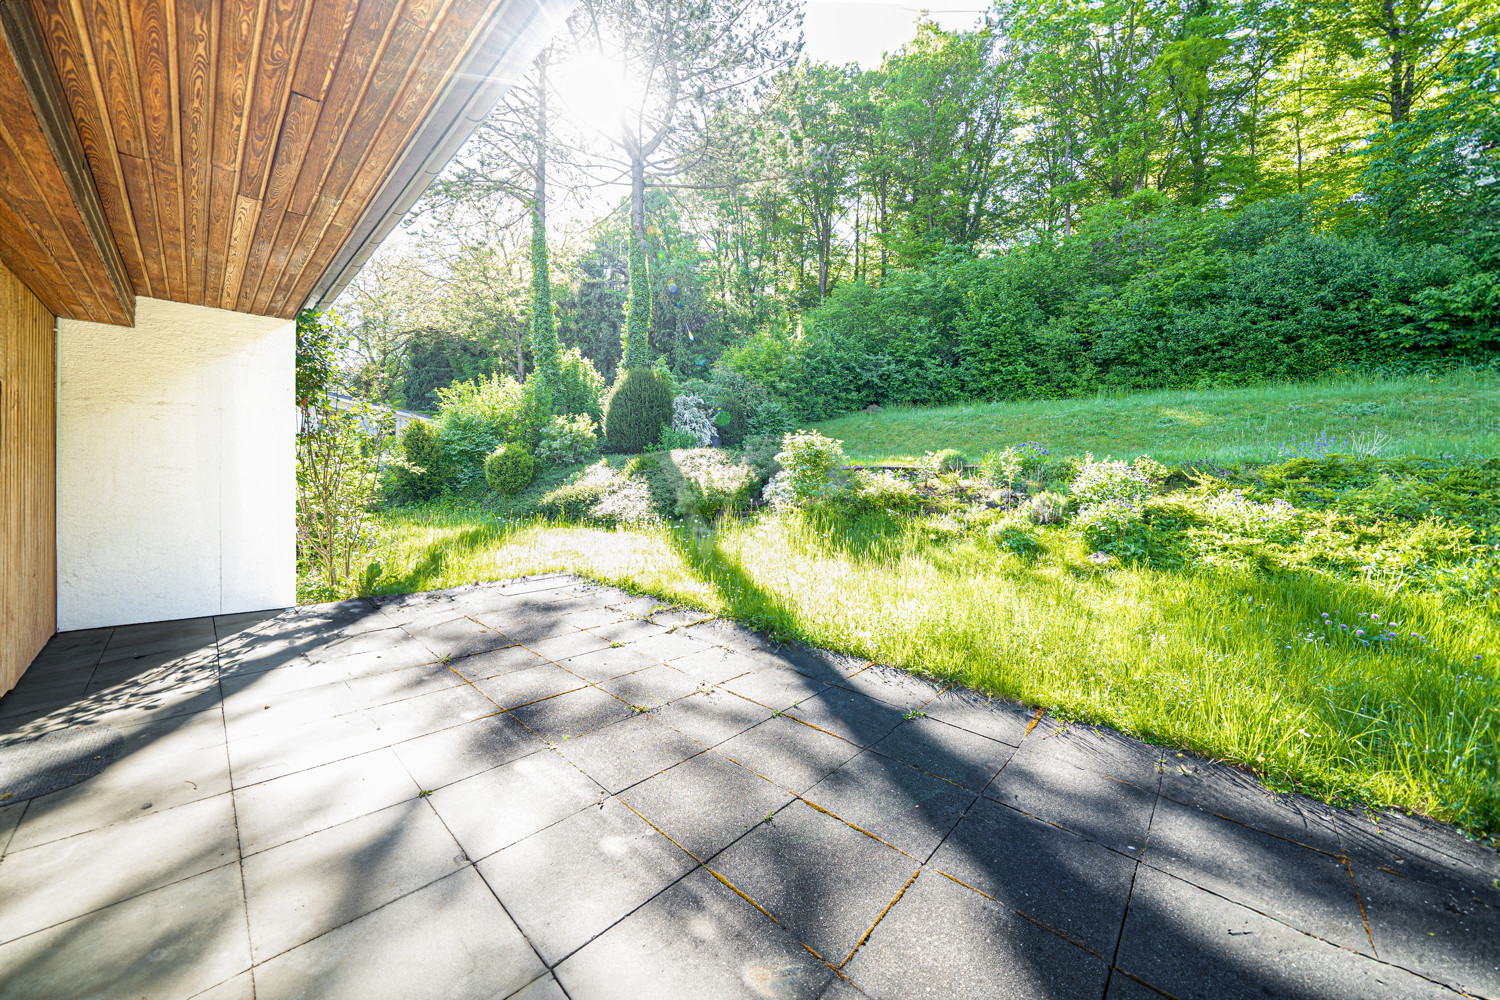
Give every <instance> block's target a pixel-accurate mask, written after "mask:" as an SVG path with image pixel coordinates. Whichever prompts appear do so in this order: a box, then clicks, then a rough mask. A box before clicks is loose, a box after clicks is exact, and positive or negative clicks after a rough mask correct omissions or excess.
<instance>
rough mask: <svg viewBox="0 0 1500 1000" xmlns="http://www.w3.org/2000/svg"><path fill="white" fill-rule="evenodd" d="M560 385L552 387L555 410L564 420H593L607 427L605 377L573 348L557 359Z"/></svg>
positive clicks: (553, 407)
mask: <svg viewBox="0 0 1500 1000" xmlns="http://www.w3.org/2000/svg"><path fill="white" fill-rule="evenodd" d="M557 365H558V368H557V385H555V386H553V387H552V410H553V412H555V413H557V414H559V415H561V416H578V415H584V416H589V417H592V418H593V420H594V423H595V424H596V425H602V424H603V423H604V376H603V375H600V374H599V371H598V369H596V368H595V367H594V363H593V362H592V361H590V360H589V359H588V358H586V357H584V356H583V354H582V353H580V352H579V350H578V348H576V347H572V348H569V349H568V350H566V351H563V352H562V354H560V355H558V359H557Z"/></svg>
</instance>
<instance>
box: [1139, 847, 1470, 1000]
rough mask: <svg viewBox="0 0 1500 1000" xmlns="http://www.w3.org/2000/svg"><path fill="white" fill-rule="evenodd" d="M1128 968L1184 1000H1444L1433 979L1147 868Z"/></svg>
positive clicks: (1141, 876) (1141, 883)
mask: <svg viewBox="0 0 1500 1000" xmlns="http://www.w3.org/2000/svg"><path fill="white" fill-rule="evenodd" d="M1116 961H1117V962H1118V964H1119V967H1120V969H1122V970H1123V971H1125V972H1128V973H1130V974H1132V975H1134V976H1137V977H1139V978H1140V979H1142V980H1144V981H1145V982H1147V983H1150V984H1151V985H1152V986H1154V987H1156V988H1157V989H1158V990H1161V991H1162V992H1164V993H1166V994H1168V995H1170V996H1174V997H1177V998H1179V1000H1241V998H1244V1000H1250V998H1255V1000H1261V998H1264V997H1295V998H1298V1000H1303V998H1306V1000H1315V998H1316V1000H1324V998H1326V1000H1346V998H1349V997H1359V998H1360V1000H1398V998H1399V1000H1429V998H1430V1000H1436V998H1438V997H1444V998H1450V1000H1451V998H1452V996H1453V994H1452V993H1451V992H1450V991H1448V990H1446V989H1444V988H1443V987H1441V986H1437V985H1435V984H1432V983H1429V982H1427V981H1426V980H1424V979H1420V978H1418V977H1417V976H1414V975H1412V974H1411V973H1409V972H1405V971H1403V970H1401V969H1398V968H1395V967H1394V966H1391V965H1386V964H1384V963H1381V962H1376V961H1374V960H1372V959H1369V958H1366V957H1365V956H1363V955H1358V954H1355V953H1354V952H1351V951H1346V950H1345V949H1343V948H1339V947H1337V946H1336V945H1332V944H1329V943H1328V942H1326V941H1320V940H1318V939H1317V938H1314V937H1311V936H1309V935H1306V934H1303V933H1301V932H1300V931H1297V930H1294V929H1292V928H1290V927H1288V926H1286V925H1285V924H1283V923H1280V922H1278V921H1276V920H1273V919H1271V918H1270V917H1266V916H1262V915H1261V914H1259V913H1256V912H1255V911H1254V910H1251V909H1248V908H1246V907H1243V906H1240V905H1238V904H1236V903H1232V902H1230V901H1229V900H1226V899H1223V898H1221V897H1219V896H1216V895H1214V894H1213V893H1210V892H1207V891H1205V890H1203V889H1199V888H1196V887H1194V886H1192V885H1189V884H1188V883H1186V882H1183V881H1181V880H1180V879H1175V878H1173V877H1172V876H1170V875H1167V874H1165V873H1162V872H1158V871H1155V870H1154V869H1151V868H1148V867H1145V866H1142V867H1141V869H1140V872H1139V873H1138V874H1137V876H1136V880H1135V889H1134V891H1133V892H1132V894H1131V899H1130V912H1129V913H1128V914H1127V915H1126V918H1125V928H1124V930H1123V932H1122V933H1121V939H1120V953H1119V956H1118V958H1117V959H1116Z"/></svg>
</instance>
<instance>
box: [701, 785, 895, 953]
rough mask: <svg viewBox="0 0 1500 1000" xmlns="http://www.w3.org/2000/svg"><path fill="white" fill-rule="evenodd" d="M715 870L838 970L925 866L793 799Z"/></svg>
mask: <svg viewBox="0 0 1500 1000" xmlns="http://www.w3.org/2000/svg"><path fill="white" fill-rule="evenodd" d="M708 867H709V868H711V869H712V870H713V871H715V872H717V873H718V874H720V875H722V876H724V878H726V879H728V880H729V881H730V883H732V884H733V885H734V887H735V888H737V889H739V890H740V891H741V892H743V893H745V894H746V895H747V896H749V897H750V898H751V899H753V900H755V901H756V902H757V903H759V904H760V905H761V906H763V907H765V909H766V910H767V911H769V912H770V914H771V916H773V917H775V918H776V920H777V921H778V922H780V924H781V926H782V927H785V928H786V929H787V930H788V931H790V932H791V933H793V934H795V935H796V936H797V938H798V939H799V940H801V941H804V942H806V943H807V945H808V946H809V947H811V948H812V949H813V950H815V951H816V952H817V953H818V954H819V955H821V956H823V957H824V958H825V959H826V960H827V961H829V962H831V963H832V964H834V965H838V964H839V963H841V962H843V960H844V958H845V957H846V956H848V954H849V953H850V952H851V951H853V950H854V946H855V945H856V944H858V943H859V940H860V938H861V937H863V936H864V933H865V931H866V930H867V929H869V927H870V926H871V925H872V924H873V923H874V922H875V920H876V918H877V917H879V916H880V914H881V912H882V911H883V910H884V909H885V907H886V905H887V904H888V903H889V902H890V900H891V899H893V898H894V897H895V895H896V893H898V892H900V891H901V887H902V886H903V885H905V884H906V882H907V880H909V879H910V878H911V877H912V875H913V874H914V873H915V872H916V870H917V862H915V861H913V860H912V859H911V858H909V857H907V856H906V855H904V854H901V853H900V852H898V851H896V850H893V849H892V848H890V847H888V846H887V845H885V844H882V843H880V842H879V841H877V840H874V839H873V838H871V837H868V836H866V835H864V834H863V833H860V832H858V831H856V830H854V829H852V828H851V827H849V826H848V825H846V824H844V823H841V822H840V821H839V820H837V819H835V818H834V817H832V816H829V815H828V814H826V813H823V812H819V811H818V810H816V809H814V808H812V807H811V806H809V805H807V804H805V803H803V802H793V803H792V804H791V805H789V806H787V807H786V808H785V809H782V810H781V811H780V812H778V813H777V814H776V815H775V817H774V818H772V819H771V820H770V821H769V822H765V823H762V824H760V825H759V826H757V827H756V828H755V829H753V830H751V831H750V832H749V833H747V834H746V835H745V836H743V837H741V838H740V839H739V840H737V841H735V843H734V844H732V845H731V846H730V847H728V848H727V849H725V850H724V852H723V853H721V854H720V855H719V856H718V857H716V858H714V859H713V860H712V861H710V862H709V863H708Z"/></svg>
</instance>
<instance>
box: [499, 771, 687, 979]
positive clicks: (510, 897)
mask: <svg viewBox="0 0 1500 1000" xmlns="http://www.w3.org/2000/svg"><path fill="white" fill-rule="evenodd" d="M696 867H697V862H696V861H694V860H693V859H692V858H690V857H689V856H688V855H687V854H686V853H684V852H683V851H682V849H681V848H679V847H677V845H675V844H673V843H672V842H671V841H670V840H668V839H667V838H666V837H664V836H662V835H661V834H660V833H658V832H657V831H656V830H653V829H652V828H651V827H650V826H649V825H648V824H647V823H646V822H644V821H643V820H642V819H641V818H640V817H639V816H637V815H636V814H635V813H634V812H632V811H631V810H630V809H629V808H628V807H626V806H625V805H622V804H621V803H620V802H619V801H618V800H617V799H612V798H611V799H605V800H604V801H603V802H602V803H601V804H600V806H599V807H598V808H588V809H584V810H582V811H581V812H576V813H574V814H573V815H571V816H569V817H567V818H566V819H564V820H562V821H561V822H558V823H555V824H553V825H552V826H549V827H547V828H545V829H543V830H540V831H538V832H537V833H535V834H533V835H532V836H530V837H527V838H526V839H525V840H522V841H520V842H519V843H515V844H512V845H511V846H510V847H507V848H505V849H504V850H503V851H500V852H499V853H497V854H492V855H490V856H489V857H488V858H485V859H484V860H483V861H481V862H480V863H479V865H478V868H479V873H480V874H481V875H483V876H484V879H485V881H486V882H488V883H489V886H490V888H491V889H492V890H494V892H495V895H496V896H497V897H499V899H500V902H501V903H503V904H505V909H506V912H508V913H509V914H510V915H511V918H512V919H513V920H515V921H516V924H517V925H518V926H519V927H520V928H521V930H522V931H523V932H524V933H525V934H526V937H527V939H528V940H529V941H530V942H531V943H532V945H533V946H534V947H535V948H536V950H537V952H538V953H539V954H540V955H541V956H542V959H543V961H545V962H546V963H547V964H548V965H555V964H556V963H558V962H560V961H562V960H563V959H564V958H566V957H567V956H568V955H571V954H572V953H573V952H575V951H577V950H578V949H579V948H581V947H583V946H584V945H585V944H587V943H588V942H589V941H590V940H592V939H593V938H595V937H596V936H598V935H599V934H601V933H603V932H604V931H605V930H607V929H608V928H609V927H611V926H613V925H614V924H615V923H616V922H618V921H619V920H621V919H623V918H624V917H625V916H626V915H628V914H629V913H631V912H632V911H633V910H635V909H636V908H637V907H639V906H641V905H642V904H644V903H645V902H646V901H647V900H649V899H651V898H652V897H653V896H655V895H656V894H657V893H659V892H661V891H662V890H663V889H665V888H667V887H668V886H669V885H671V884H672V883H674V882H676V881H677V880H678V879H679V878H681V877H682V876H683V875H686V874H687V873H688V872H689V871H691V870H692V869H693V868H696Z"/></svg>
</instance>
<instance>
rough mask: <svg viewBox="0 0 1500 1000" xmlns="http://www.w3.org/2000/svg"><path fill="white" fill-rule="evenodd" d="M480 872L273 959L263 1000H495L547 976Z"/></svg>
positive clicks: (264, 977)
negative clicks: (331, 999) (426, 998)
mask: <svg viewBox="0 0 1500 1000" xmlns="http://www.w3.org/2000/svg"><path fill="white" fill-rule="evenodd" d="M545 971H546V969H545V968H544V967H543V966H542V963H541V960H540V959H538V958H537V957H536V953H535V952H534V951H532V950H531V948H530V946H528V945H527V943H526V939H525V937H523V936H522V934H521V932H520V931H519V930H517V929H516V926H515V924H514V923H512V922H511V920H510V918H509V917H507V916H506V915H505V911H504V910H503V909H501V907H500V904H499V903H498V902H496V900H495V897H494V895H493V894H491V893H490V890H489V887H488V886H486V885H485V884H484V880H483V879H481V878H480V877H479V874H478V873H477V872H475V871H474V869H473V868H464V869H462V870H460V871H458V872H455V873H454V874H452V875H449V876H448V877H447V878H444V879H441V880H439V881H437V882H434V883H432V884H431V885H428V886H426V887H425V888H422V889H419V890H417V891H416V892H413V893H411V894H410V895H407V896H403V897H401V898H400V899H398V900H396V901H395V902H393V903H390V904H388V905H386V906H383V907H381V908H380V909H378V910H376V911H375V912H373V913H369V914H366V915H365V916H363V917H360V918H359V919H358V920H354V921H351V922H350V923H347V924H344V925H343V926H341V927H338V928H336V929H334V930H332V931H329V932H328V933H327V934H324V935H323V936H321V937H318V938H315V939H313V940H312V941H309V942H308V943H307V944H304V945H302V946H300V947H298V948H294V949H292V950H291V951H289V952H285V953H283V954H281V955H278V956H277V957H275V958H273V959H271V960H270V961H269V962H266V963H265V964H263V965H260V966H257V967H256V970H255V995H256V997H257V998H258V1000H292V998H294V997H308V996H318V997H359V998H360V1000H409V998H411V997H419V996H431V997H443V998H444V1000H481V998H483V1000H490V998H492V997H496V996H502V997H503V996H507V995H509V994H510V993H513V992H515V991H516V990H519V989H520V988H521V987H522V986H525V985H526V984H527V983H529V982H531V981H532V980H534V979H536V978H537V976H539V975H541V974H542V973H543V972H545Z"/></svg>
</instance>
